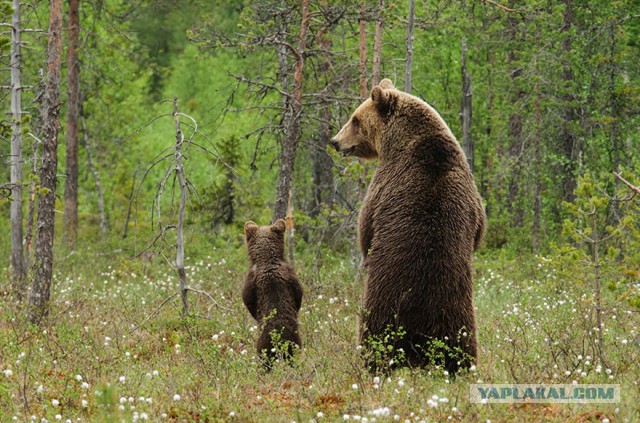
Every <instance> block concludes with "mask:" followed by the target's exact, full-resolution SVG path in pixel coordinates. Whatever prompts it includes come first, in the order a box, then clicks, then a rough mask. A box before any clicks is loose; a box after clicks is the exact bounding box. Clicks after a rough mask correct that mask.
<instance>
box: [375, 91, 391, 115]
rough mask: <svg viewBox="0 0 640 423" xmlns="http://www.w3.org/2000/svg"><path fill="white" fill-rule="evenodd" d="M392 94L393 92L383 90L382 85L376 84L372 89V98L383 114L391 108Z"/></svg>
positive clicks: (379, 111)
mask: <svg viewBox="0 0 640 423" xmlns="http://www.w3.org/2000/svg"><path fill="white" fill-rule="evenodd" d="M391 96H392V94H391V93H390V92H389V91H385V90H383V89H382V88H381V87H380V85H376V86H375V87H373V90H371V100H372V101H373V105H374V106H376V109H377V110H378V113H380V114H381V115H387V114H388V113H389V111H390V110H391Z"/></svg>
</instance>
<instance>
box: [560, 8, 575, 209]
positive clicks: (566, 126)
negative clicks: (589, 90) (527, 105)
mask: <svg viewBox="0 0 640 423" xmlns="http://www.w3.org/2000/svg"><path fill="white" fill-rule="evenodd" d="M572 26H573V7H572V4H571V0H564V13H563V25H562V31H561V32H562V33H564V34H565V35H564V39H563V41H562V57H563V60H562V79H563V81H564V90H565V93H564V94H563V98H564V101H565V103H566V104H565V107H564V110H563V113H562V117H563V120H562V126H561V129H560V148H561V149H562V151H561V154H562V156H563V159H564V160H563V162H562V164H561V169H560V180H561V189H562V192H561V194H562V200H563V201H567V202H572V201H573V198H574V196H573V191H574V190H575V187H576V177H575V168H576V166H575V163H576V160H575V158H576V155H577V154H576V153H577V151H576V147H577V137H576V134H575V132H574V130H573V128H572V125H573V124H575V121H576V117H577V116H576V110H575V108H574V107H573V103H574V101H575V97H574V95H573V88H571V85H572V84H573V78H574V77H573V67H572V64H571V62H570V61H569V59H568V58H569V57H570V55H571V49H572V46H571V44H572V43H571V37H572V35H571V27H572Z"/></svg>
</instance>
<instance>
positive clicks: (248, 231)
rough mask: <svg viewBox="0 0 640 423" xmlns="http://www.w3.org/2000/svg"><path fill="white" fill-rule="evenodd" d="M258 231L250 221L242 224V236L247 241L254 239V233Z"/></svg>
mask: <svg viewBox="0 0 640 423" xmlns="http://www.w3.org/2000/svg"><path fill="white" fill-rule="evenodd" d="M257 231H258V225H257V224H256V223H255V222H252V221H251V220H250V221H248V222H247V223H245V224H244V236H245V237H246V238H247V240H249V239H251V238H253V237H254V235H255V234H256V232H257Z"/></svg>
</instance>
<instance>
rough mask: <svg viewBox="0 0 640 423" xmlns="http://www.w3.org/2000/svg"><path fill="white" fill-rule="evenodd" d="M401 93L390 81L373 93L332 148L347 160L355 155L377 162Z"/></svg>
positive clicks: (386, 81)
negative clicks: (385, 130)
mask: <svg viewBox="0 0 640 423" xmlns="http://www.w3.org/2000/svg"><path fill="white" fill-rule="evenodd" d="M398 93H399V92H398V91H397V90H396V88H395V87H394V86H393V82H391V81H390V80H389V79H383V80H382V81H381V82H380V85H376V86H375V87H373V89H372V90H371V97H370V98H368V99H366V100H365V101H364V102H363V103H362V104H361V105H360V106H359V107H358V108H357V109H356V111H355V112H353V115H351V119H349V121H348V122H347V123H346V124H345V125H344V126H343V127H342V129H341V130H340V132H338V134H337V135H336V136H335V137H333V139H332V140H331V143H330V144H331V146H332V147H333V148H335V149H336V151H338V152H339V153H342V155H343V156H344V157H346V156H355V157H360V158H363V159H376V158H378V154H379V151H380V140H381V138H382V130H383V129H384V126H385V121H386V119H387V117H388V116H389V114H390V113H391V112H392V109H393V107H394V104H395V103H396V102H397V100H398V97H397V94H398Z"/></svg>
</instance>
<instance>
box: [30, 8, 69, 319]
mask: <svg viewBox="0 0 640 423" xmlns="http://www.w3.org/2000/svg"><path fill="white" fill-rule="evenodd" d="M61 57H62V0H51V10H50V14H49V41H48V47H47V80H46V85H45V91H44V97H43V103H44V104H43V111H44V113H43V115H44V116H43V119H44V128H43V129H44V130H43V132H44V140H43V146H42V164H41V167H40V197H39V200H38V220H37V225H36V247H35V257H34V264H33V266H34V274H33V286H32V288H31V296H30V299H29V303H30V304H29V321H30V322H31V323H33V324H37V325H40V324H41V323H42V322H43V319H45V318H46V317H47V316H48V314H49V295H50V290H51V278H52V275H53V235H54V222H55V219H54V213H55V203H56V172H57V170H58V150H57V149H58V114H59V112H60V62H61Z"/></svg>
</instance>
